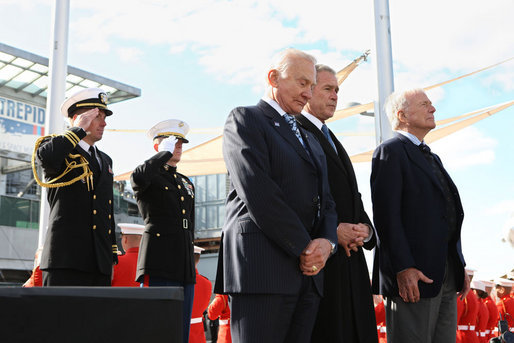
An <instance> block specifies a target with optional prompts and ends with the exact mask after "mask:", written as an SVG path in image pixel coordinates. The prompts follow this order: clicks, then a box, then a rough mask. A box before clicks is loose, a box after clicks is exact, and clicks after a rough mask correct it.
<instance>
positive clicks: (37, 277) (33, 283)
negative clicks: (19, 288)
mask: <svg viewBox="0 0 514 343" xmlns="http://www.w3.org/2000/svg"><path fill="white" fill-rule="evenodd" d="M42 286H43V273H42V272H41V269H39V266H37V267H36V268H34V270H33V271H32V275H31V276H30V278H29V279H28V280H27V281H25V283H24V284H23V287H42Z"/></svg>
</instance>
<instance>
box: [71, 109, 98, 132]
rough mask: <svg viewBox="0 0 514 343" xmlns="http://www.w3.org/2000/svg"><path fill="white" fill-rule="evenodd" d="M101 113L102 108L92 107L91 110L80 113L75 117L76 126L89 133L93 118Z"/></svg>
mask: <svg viewBox="0 0 514 343" xmlns="http://www.w3.org/2000/svg"><path fill="white" fill-rule="evenodd" d="M99 114H100V110H99V109H98V108H92V109H90V110H89V111H86V112H84V113H82V114H79V115H77V117H76V118H75V126H78V127H80V128H82V130H84V131H86V133H87V134H89V132H88V131H87V130H88V129H89V125H91V122H92V121H93V119H95V118H96V117H98V115H99Z"/></svg>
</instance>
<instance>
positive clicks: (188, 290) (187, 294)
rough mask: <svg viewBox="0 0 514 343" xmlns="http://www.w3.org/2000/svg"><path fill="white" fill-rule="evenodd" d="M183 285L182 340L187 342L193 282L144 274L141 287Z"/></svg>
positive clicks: (193, 290)
mask: <svg viewBox="0 0 514 343" xmlns="http://www.w3.org/2000/svg"><path fill="white" fill-rule="evenodd" d="M145 286H148V287H166V286H171V287H183V288H184V303H183V307H182V342H184V343H188V342H189V327H190V325H191V313H192V312H193V298H194V296H195V284H194V283H186V284H185V283H183V282H178V281H171V280H168V279H165V278H160V277H155V276H149V275H145V282H142V283H141V287H145Z"/></svg>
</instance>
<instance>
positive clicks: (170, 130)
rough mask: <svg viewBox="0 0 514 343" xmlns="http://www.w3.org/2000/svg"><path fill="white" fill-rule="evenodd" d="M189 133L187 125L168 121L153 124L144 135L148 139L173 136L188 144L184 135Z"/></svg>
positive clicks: (176, 120)
mask: <svg viewBox="0 0 514 343" xmlns="http://www.w3.org/2000/svg"><path fill="white" fill-rule="evenodd" d="M188 132H189V125H187V123H186V122H185V121H183V120H178V119H168V120H164V121H161V122H159V123H157V124H155V125H154V126H153V127H152V128H151V129H150V130H148V132H147V133H146V135H147V136H148V137H149V138H150V139H154V138H157V137H169V136H175V137H177V138H179V139H182V141H183V142H184V143H189V141H188V140H187V139H186V135H187V133H188Z"/></svg>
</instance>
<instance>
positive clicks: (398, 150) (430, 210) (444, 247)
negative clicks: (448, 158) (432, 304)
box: [371, 133, 465, 298]
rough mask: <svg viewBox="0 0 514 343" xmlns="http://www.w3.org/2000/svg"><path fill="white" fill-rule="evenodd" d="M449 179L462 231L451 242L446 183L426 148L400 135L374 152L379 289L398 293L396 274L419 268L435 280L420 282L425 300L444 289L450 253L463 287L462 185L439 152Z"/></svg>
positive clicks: (375, 275) (375, 278)
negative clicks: (433, 166)
mask: <svg viewBox="0 0 514 343" xmlns="http://www.w3.org/2000/svg"><path fill="white" fill-rule="evenodd" d="M434 156H435V159H436V161H437V163H439V165H440V167H441V169H442V170H443V174H444V175H445V176H446V178H447V180H448V184H449V187H450V190H451V192H452V193H453V196H454V199H455V206H456V212H457V213H456V219H457V233H456V234H455V238H454V239H453V240H451V241H449V242H448V221H447V218H446V215H447V214H446V206H445V199H444V193H443V189H442V186H441V184H440V182H439V180H438V179H437V177H436V175H435V174H434V172H433V171H432V167H431V166H430V163H429V162H428V161H427V160H426V158H425V156H424V155H423V153H422V152H421V150H420V149H419V148H418V147H417V146H416V145H415V144H413V143H412V142H411V141H410V140H409V139H408V138H407V137H405V136H403V135H401V134H398V133H397V134H396V135H395V137H394V138H391V139H389V140H388V141H386V142H384V143H382V144H381V145H380V146H379V147H377V149H376V150H375V152H374V154H373V161H372V171H371V197H372V201H373V219H374V222H375V228H376V231H377V233H378V243H377V248H376V251H375V261H374V266H373V285H372V287H373V291H374V293H376V294H382V295H385V296H398V295H399V293H398V285H397V281H396V274H397V273H398V272H400V271H402V270H404V269H406V268H409V267H415V268H417V269H419V270H421V271H422V272H423V273H424V274H425V275H426V276H427V277H429V278H431V279H432V280H434V282H433V283H432V284H426V283H424V282H420V283H419V290H420V294H421V297H422V298H431V297H434V296H436V295H437V294H438V293H439V290H440V289H441V286H442V283H443V279H444V272H445V266H446V260H447V256H448V254H450V257H451V259H452V261H455V262H456V268H454V269H456V273H457V275H455V279H456V280H457V283H458V284H457V289H458V290H460V289H461V288H462V282H463V280H464V266H465V262H464V257H463V255H462V249H461V240H460V230H461V226H462V220H463V218H464V212H463V209H462V204H461V201H460V197H459V192H458V191H457V187H456V186H455V184H454V183H453V181H452V180H451V178H450V176H449V175H448V173H447V172H446V171H445V170H444V168H443V167H442V163H441V160H440V159H439V157H438V156H437V155H434Z"/></svg>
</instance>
